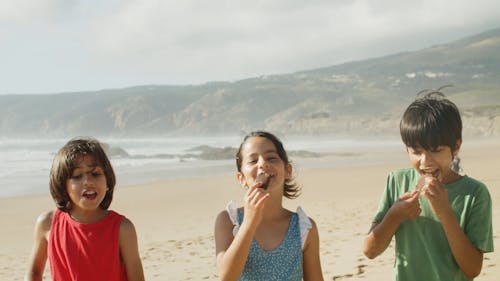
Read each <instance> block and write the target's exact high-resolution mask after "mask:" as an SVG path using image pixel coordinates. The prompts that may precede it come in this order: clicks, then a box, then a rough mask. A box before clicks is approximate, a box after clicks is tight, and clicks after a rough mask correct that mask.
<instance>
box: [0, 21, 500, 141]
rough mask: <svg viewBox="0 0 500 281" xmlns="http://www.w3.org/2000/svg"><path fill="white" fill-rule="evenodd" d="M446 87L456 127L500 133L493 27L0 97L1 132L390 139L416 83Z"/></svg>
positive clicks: (499, 62) (499, 32)
mask: <svg viewBox="0 0 500 281" xmlns="http://www.w3.org/2000/svg"><path fill="white" fill-rule="evenodd" d="M448 84H452V85H454V87H450V88H446V89H445V90H444V93H445V94H446V95H447V97H449V98H450V99H451V100H452V101H454V102H455V103H457V105H458V106H459V108H460V109H461V111H462V114H463V117H464V132H465V133H466V134H471V135H476V136H495V135H500V117H499V116H500V114H499V111H500V109H499V108H500V93H499V92H500V28H498V29H493V30H488V31H486V32H484V33H481V34H477V35H473V36H470V37H466V38H463V39H460V40H456V41H453V42H450V43H446V44H441V45H435V46H431V47H429V48H425V49H422V50H419V51H413V52H402V53H398V54H392V55H388V56H383V57H378V58H370V59H366V60H360V61H353V62H347V63H343V64H339V65H334V66H329V67H323V68H317V69H312V70H304V71H298V72H294V73H289V74H275V75H262V76H258V77H252V78H247V79H243V80H238V81H234V82H225V81H214V82H207V83H205V84H200V85H185V86H182V85H177V86H176V85H143V86H133V87H128V88H123V89H107V90H99V91H83V92H71V93H57V94H46V95H0V104H1V105H2V106H1V108H0V120H1V121H0V134H1V135H2V136H35V137H42V136H47V137H58V136H65V137H66V136H68V135H69V136H73V135H95V136H128V137H137V136H139V137H140V136H168V135H186V134H235V133H238V132H241V131H250V130H254V129H265V130H271V131H275V132H280V133H284V134H310V135H320V134H334V135H370V136H371V135H387V134H389V135H393V134H397V133H398V124H399V118H400V116H401V114H402V111H403V110H404V108H406V106H407V105H408V104H409V103H410V102H411V100H413V99H414V98H415V95H416V93H417V92H419V91H420V90H423V89H431V88H434V89H435V88H438V87H440V86H442V85H448Z"/></svg>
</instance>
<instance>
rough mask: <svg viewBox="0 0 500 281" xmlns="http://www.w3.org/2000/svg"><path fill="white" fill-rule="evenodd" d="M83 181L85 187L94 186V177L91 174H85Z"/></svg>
mask: <svg viewBox="0 0 500 281" xmlns="http://www.w3.org/2000/svg"><path fill="white" fill-rule="evenodd" d="M82 180H83V185H84V186H88V185H91V184H93V178H92V175H91V174H90V173H84V174H83V179H82Z"/></svg>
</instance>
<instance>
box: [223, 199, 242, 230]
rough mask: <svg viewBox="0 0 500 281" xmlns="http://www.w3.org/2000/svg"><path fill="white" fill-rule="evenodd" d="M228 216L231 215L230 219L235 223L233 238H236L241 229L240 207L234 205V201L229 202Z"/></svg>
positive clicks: (227, 207)
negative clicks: (239, 219)
mask: <svg viewBox="0 0 500 281" xmlns="http://www.w3.org/2000/svg"><path fill="white" fill-rule="evenodd" d="M226 211H227V214H228V215H229V219H230V220H231V222H232V223H233V225H234V227H233V236H236V233H238V230H239V229H240V223H239V221H238V206H236V204H235V203H234V201H232V200H231V201H229V203H228V204H227V206H226Z"/></svg>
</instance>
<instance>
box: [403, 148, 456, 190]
mask: <svg viewBox="0 0 500 281" xmlns="http://www.w3.org/2000/svg"><path fill="white" fill-rule="evenodd" d="M459 148H460V143H457V149H455V150H454V151H452V150H451V148H450V147H449V146H444V145H441V146H438V147H436V148H435V149H431V150H426V149H424V148H422V147H407V150H408V157H409V158H410V163H411V165H412V166H413V168H414V169H415V170H416V171H417V172H418V173H419V174H420V175H421V176H430V177H434V178H437V179H438V180H439V181H441V182H442V183H444V184H446V183H450V182H453V181H455V180H456V179H457V177H459V175H458V174H456V173H455V172H453V171H452V170H451V162H452V161H453V156H454V155H456V153H458V149H459Z"/></svg>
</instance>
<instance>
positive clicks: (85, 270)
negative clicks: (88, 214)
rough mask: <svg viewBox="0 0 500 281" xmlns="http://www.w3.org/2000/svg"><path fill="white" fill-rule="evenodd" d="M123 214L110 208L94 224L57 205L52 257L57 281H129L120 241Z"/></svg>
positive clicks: (49, 246) (54, 276)
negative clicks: (122, 258)
mask: <svg viewBox="0 0 500 281" xmlns="http://www.w3.org/2000/svg"><path fill="white" fill-rule="evenodd" d="M122 218H123V216H122V215H120V214H118V213H116V212H114V211H109V212H108V214H107V215H106V217H104V218H103V219H101V220H100V221H98V222H96V223H92V224H83V223H79V222H76V221H74V220H73V219H71V217H70V215H69V214H68V213H65V212H62V211H60V210H59V209H57V210H56V211H55V213H54V216H53V218H52V224H51V227H50V238H49V244H48V257H49V262H50V273H51V275H52V280H54V281H99V280H106V281H126V280H127V274H126V271H125V267H124V266H122V265H121V263H120V249H119V245H118V239H119V231H120V223H121V221H122Z"/></svg>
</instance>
